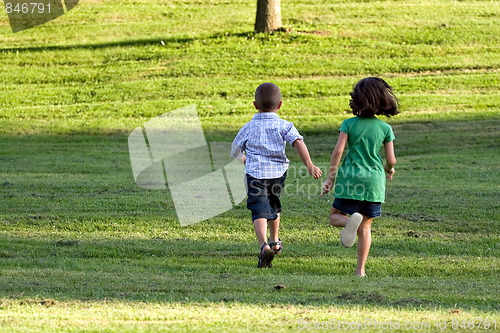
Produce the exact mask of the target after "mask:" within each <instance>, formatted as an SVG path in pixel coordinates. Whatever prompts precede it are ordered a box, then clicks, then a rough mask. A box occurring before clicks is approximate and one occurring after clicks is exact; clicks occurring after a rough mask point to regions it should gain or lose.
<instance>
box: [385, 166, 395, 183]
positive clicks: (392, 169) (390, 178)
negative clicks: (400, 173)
mask: <svg viewBox="0 0 500 333" xmlns="http://www.w3.org/2000/svg"><path fill="white" fill-rule="evenodd" d="M384 169H385V172H386V173H387V175H386V176H385V178H387V179H389V180H390V181H392V176H394V173H396V170H394V168H391V169H390V170H387V168H384Z"/></svg>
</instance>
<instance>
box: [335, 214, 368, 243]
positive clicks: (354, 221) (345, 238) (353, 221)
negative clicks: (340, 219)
mask: <svg viewBox="0 0 500 333" xmlns="http://www.w3.org/2000/svg"><path fill="white" fill-rule="evenodd" d="M362 221H363V215H361V214H359V213H354V214H352V215H351V217H350V218H349V220H348V221H347V224H346V225H345V227H344V230H342V232H341V233H340V241H341V242H342V245H344V246H345V247H351V246H353V245H354V241H356V232H357V231H358V228H359V225H360V224H361V222H362Z"/></svg>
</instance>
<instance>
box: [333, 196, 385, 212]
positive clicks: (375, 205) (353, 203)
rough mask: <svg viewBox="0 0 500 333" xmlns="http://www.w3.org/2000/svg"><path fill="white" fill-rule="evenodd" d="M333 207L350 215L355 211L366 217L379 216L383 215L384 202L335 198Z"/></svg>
mask: <svg viewBox="0 0 500 333" xmlns="http://www.w3.org/2000/svg"><path fill="white" fill-rule="evenodd" d="M332 207H333V208H335V209H338V210H340V211H342V212H344V213H346V214H349V215H352V214H354V213H360V214H361V215H364V216H366V217H379V216H381V215H382V204H381V203H380V202H371V201H360V200H354V199H343V198H335V200H334V201H333V204H332Z"/></svg>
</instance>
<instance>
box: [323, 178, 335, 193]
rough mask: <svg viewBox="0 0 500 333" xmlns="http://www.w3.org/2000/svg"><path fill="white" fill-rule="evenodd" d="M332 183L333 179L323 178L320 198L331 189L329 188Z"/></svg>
mask: <svg viewBox="0 0 500 333" xmlns="http://www.w3.org/2000/svg"><path fill="white" fill-rule="evenodd" d="M333 183H334V181H333V180H330V179H327V180H325V181H324V182H323V186H322V188H323V191H322V192H321V194H320V198H321V197H322V196H324V195H325V194H327V193H328V192H330V190H331V189H332V187H333Z"/></svg>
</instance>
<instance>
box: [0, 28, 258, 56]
mask: <svg viewBox="0 0 500 333" xmlns="http://www.w3.org/2000/svg"><path fill="white" fill-rule="evenodd" d="M254 35H255V34H254V33H253V32H242V33H216V34H212V35H209V36H200V37H186V36H177V37H163V38H162V37H160V38H140V39H129V40H120V41H115V42H106V43H95V44H74V45H47V46H32V47H14V48H3V49H0V53H9V52H21V53H22V52H44V51H64V50H76V49H84V50H85V49H87V50H98V49H107V48H115V47H117V48H123V47H136V46H150V45H162V46H165V45H170V44H180V43H191V42H194V41H196V40H203V39H220V38H229V37H240V38H252V36H254Z"/></svg>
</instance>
